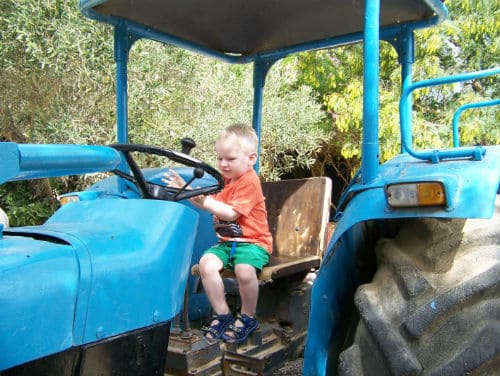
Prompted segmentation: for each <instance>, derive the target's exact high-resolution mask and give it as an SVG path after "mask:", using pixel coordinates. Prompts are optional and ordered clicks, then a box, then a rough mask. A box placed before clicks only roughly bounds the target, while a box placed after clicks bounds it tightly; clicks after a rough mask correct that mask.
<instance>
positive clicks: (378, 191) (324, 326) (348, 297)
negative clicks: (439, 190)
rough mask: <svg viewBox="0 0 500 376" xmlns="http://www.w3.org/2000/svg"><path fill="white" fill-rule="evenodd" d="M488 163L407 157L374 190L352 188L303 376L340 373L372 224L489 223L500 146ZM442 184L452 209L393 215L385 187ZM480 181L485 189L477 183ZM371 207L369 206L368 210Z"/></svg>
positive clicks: (330, 254)
mask: <svg viewBox="0 0 500 376" xmlns="http://www.w3.org/2000/svg"><path fill="white" fill-rule="evenodd" d="M486 149H487V152H486V154H485V157H484V159H483V160H480V161H470V160H469V161H465V163H464V161H463V160H453V161H447V162H442V163H440V164H432V163H422V162H421V161H420V160H419V159H416V158H414V157H412V156H410V155H408V154H403V155H400V156H398V157H397V158H395V159H393V160H391V161H389V162H387V163H385V164H383V165H382V166H381V167H380V171H379V172H380V179H377V181H376V182H374V183H373V184H371V185H370V186H366V185H363V184H360V183H357V184H353V185H352V187H351V189H350V192H351V194H352V195H354V196H353V197H352V198H351V200H350V201H348V202H347V203H346V206H345V208H344V209H343V211H342V217H341V220H340V221H339V222H338V224H337V227H336V229H335V232H334V234H333V235H332V239H331V240H330V243H329V246H328V249H327V251H326V252H325V256H324V258H323V262H322V264H321V268H320V271H319V273H318V277H317V278H316V281H315V282H314V285H313V290H312V299H311V313H310V317H311V318H314V319H312V320H309V327H308V337H307V343H306V351H305V356H304V359H305V360H304V373H303V374H304V375H311V376H312V375H329V374H334V373H335V372H336V371H335V370H336V356H332V355H331V354H338V351H339V349H340V348H339V347H338V343H337V340H338V339H337V336H340V337H341V338H344V337H343V336H342V333H343V330H345V325H347V323H348V322H349V318H350V315H351V312H349V311H348V310H347V308H346V306H348V305H349V304H350V302H352V299H353V293H354V291H355V289H356V288H357V286H358V284H359V283H358V277H357V275H356V271H355V270H356V265H355V260H356V258H357V255H358V253H359V252H360V251H361V250H363V249H367V248H369V247H371V246H370V245H368V244H367V242H369V239H368V238H367V237H366V236H363V235H362V234H363V228H364V226H365V225H366V223H368V222H369V221H378V220H379V221H385V220H387V219H398V218H419V217H420V218H421V217H434V218H490V217H491V216H492V215H493V210H494V202H495V197H496V195H497V191H498V188H499V182H500V146H489V147H486ZM416 181H439V182H442V183H443V184H444V187H445V192H446V195H447V206H446V207H444V208H437V207H430V208H403V209H391V208H390V207H389V206H388V204H387V199H386V197H385V192H384V187H385V185H386V184H394V183H403V182H416ZM477 181H481V184H476V183H475V182H477ZM367 203H369V204H367Z"/></svg>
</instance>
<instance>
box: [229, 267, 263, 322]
mask: <svg viewBox="0 0 500 376" xmlns="http://www.w3.org/2000/svg"><path fill="white" fill-rule="evenodd" d="M234 273H235V274H236V278H237V279H238V286H239V291H240V298H241V314H245V315H247V316H250V317H253V316H255V311H256V309H257V300H258V298H259V280H258V279H257V271H256V270H255V268H254V267H253V266H252V265H248V264H237V265H236V266H235V268H234Z"/></svg>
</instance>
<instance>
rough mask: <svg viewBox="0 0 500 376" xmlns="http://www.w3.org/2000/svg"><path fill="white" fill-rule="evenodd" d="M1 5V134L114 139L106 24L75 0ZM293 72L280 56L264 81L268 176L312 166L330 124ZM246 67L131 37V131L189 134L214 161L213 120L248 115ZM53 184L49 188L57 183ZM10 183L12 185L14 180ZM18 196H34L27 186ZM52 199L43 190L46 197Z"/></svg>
mask: <svg viewBox="0 0 500 376" xmlns="http://www.w3.org/2000/svg"><path fill="white" fill-rule="evenodd" d="M0 11H1V13H0V14H1V16H0V27H1V28H2V30H3V31H2V44H1V45H0V64H1V66H2V68H3V69H2V71H1V72H0V82H1V83H0V85H1V86H0V87H1V90H0V136H1V138H2V139H7V140H12V141H17V142H33V143H83V144H109V143H112V142H115V131H114V130H113V128H114V124H115V113H114V108H115V93H114V92H115V90H114V89H115V88H114V85H115V82H114V62H113V43H112V39H113V38H112V29H111V27H107V26H105V25H102V24H100V23H97V22H94V21H90V20H88V19H85V18H84V17H83V16H82V15H81V14H80V12H79V10H78V9H77V2H76V1H71V2H67V1H64V0H50V1H49V0H26V1H23V2H18V1H14V0H5V1H3V2H1V3H0ZM295 72H296V69H295V67H293V66H288V65H281V64H277V65H276V66H275V67H274V68H273V69H272V71H271V73H270V76H269V78H268V81H267V82H268V85H267V87H266V92H265V99H264V100H265V107H264V108H265V111H264V113H263V122H264V129H265V132H264V136H263V137H264V138H263V141H262V145H261V150H262V155H261V163H262V168H261V174H262V176H263V178H264V179H278V178H279V177H280V176H282V175H283V174H284V173H285V172H286V171H288V170H290V169H293V168H294V166H305V167H309V166H311V165H312V163H313V162H314V152H315V149H316V148H317V146H318V145H319V144H320V143H321V141H322V140H325V139H327V132H326V131H324V129H323V128H321V127H319V126H318V125H317V124H318V122H319V119H320V118H321V117H322V116H323V115H322V112H321V109H320V106H319V105H318V104H317V103H316V102H315V101H314V99H313V98H312V97H311V95H310V93H311V90H310V89H309V88H308V87H306V86H302V87H300V86H299V87H298V88H297V90H291V85H292V84H293V83H294V81H295V74H296V73H295ZM251 73H252V72H251V67H249V66H242V65H236V66H231V67H228V66H226V65H225V64H223V63H219V62H215V61H213V60H211V59H208V58H205V57H201V56H197V55H193V54H191V53H189V52H186V51H183V50H180V49H177V48H174V47H169V46H163V45H160V44H157V43H153V42H148V41H138V42H136V43H135V45H134V46H133V48H132V50H131V54H130V64H129V124H130V141H131V142H136V143H145V144H150V145H157V146H163V147H169V148H175V149H177V148H179V144H178V142H179V140H180V139H181V138H182V137H186V136H188V137H191V138H193V139H195V140H196V142H197V143H198V147H197V148H196V149H195V150H194V153H195V156H197V157H198V158H200V159H205V160H207V161H209V162H212V163H214V162H215V158H214V151H213V141H214V139H215V135H216V133H217V132H218V130H219V129H221V128H222V127H224V126H226V125H229V124H231V123H233V122H236V121H238V122H241V121H244V122H250V121H251V114H252V104H251V103H252V79H251ZM294 89H295V87H294ZM284 140H286V142H284ZM64 181H66V182H67V184H66V183H65V186H66V187H67V189H68V190H76V189H78V188H80V187H81V186H82V180H81V179H80V180H76V179H65V180H64ZM50 184H51V185H52V188H53V190H55V189H56V187H55V186H54V184H56V183H54V182H53V181H51V182H50ZM13 187H14V186H12V185H8V188H10V189H13V190H16V189H18V188H13ZM59 189H61V186H59V187H58V188H57V190H59ZM13 193H15V192H13ZM59 193H63V192H59ZM22 197H25V198H26V203H28V202H30V199H29V198H28V196H27V195H26V196H22ZM52 199H53V197H49V196H47V197H45V198H40V200H47V202H49V203H50V202H51V200H52ZM14 202H15V203H18V201H17V200H13V201H12V203H14ZM0 204H3V205H5V203H2V202H0ZM19 205H20V202H19ZM9 209H10V213H9V214H10V216H11V217H12V216H14V217H16V216H18V215H19V216H24V217H25V219H26V220H25V223H32V222H33V218H32V216H31V214H30V215H28V214H27V213H26V212H22V211H15V210H14V209H12V207H11V205H10V204H9ZM36 210H38V209H36ZM36 210H35V209H34V211H36ZM11 220H12V222H14V223H15V222H16V221H17V220H16V218H11ZM19 222H22V221H21V220H19Z"/></svg>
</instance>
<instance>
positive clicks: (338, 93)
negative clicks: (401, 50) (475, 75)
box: [297, 0, 500, 176]
mask: <svg viewBox="0 0 500 376" xmlns="http://www.w3.org/2000/svg"><path fill="white" fill-rule="evenodd" d="M446 4H447V6H448V8H449V10H450V19H449V20H447V21H445V22H444V23H443V24H442V25H440V26H438V27H434V28H429V29H423V30H420V31H418V32H416V35H415V37H416V43H417V50H416V63H415V65H414V72H413V76H414V80H422V79H428V78H431V77H438V76H444V75H447V74H454V73H458V72H464V71H474V70H479V69H486V68H489V67H491V66H493V65H494V64H498V61H500V48H499V47H500V35H499V33H498V30H499V29H500V17H499V15H500V9H499V4H498V1H497V0H483V1H472V0H468V1H458V0H450V1H448V2H447V3H446ZM380 52H381V65H380V87H379V93H380V113H379V139H380V145H381V146H380V160H381V162H384V161H386V160H388V159H390V158H392V157H393V156H395V155H396V154H398V153H399V152H400V137H399V117H398V115H397V114H398V113H399V109H398V106H399V103H398V100H399V94H400V82H401V74H400V68H399V67H398V65H397V64H396V58H397V56H396V53H395V50H394V49H393V48H392V47H391V46H390V45H388V44H386V43H381V45H380ZM297 64H298V66H299V69H300V74H299V82H300V83H302V84H307V85H309V86H311V87H312V88H313V90H314V91H315V93H316V96H317V98H318V100H319V101H321V103H322V104H323V108H324V110H325V111H326V112H327V113H328V114H329V115H330V126H331V127H332V129H333V131H332V133H331V138H330V140H329V142H328V143H327V144H326V145H325V146H324V147H325V148H326V149H327V150H329V151H331V150H338V151H340V156H338V157H337V163H338V160H339V159H340V160H342V159H343V161H344V162H343V163H345V164H347V165H349V166H357V165H358V163H359V158H360V153H361V124H362V49H361V46H359V45H353V46H346V47H341V48H337V49H335V50H331V51H318V52H308V53H303V54H301V55H299V56H298V58H297ZM499 91H500V85H498V77H493V78H490V79H485V80H482V81H474V82H468V83H466V84H465V85H449V86H444V87H439V88H432V89H423V90H418V91H416V92H415V93H414V98H413V99H414V117H413V135H414V147H416V148H417V149H418V148H429V147H449V146H451V143H452V137H451V136H452V135H451V123H452V117H453V114H454V112H455V110H456V109H457V108H458V107H459V106H461V105H463V104H465V103H470V102H477V101H482V100H488V99H492V98H498V97H499V94H500V93H499ZM446 109H448V111H446ZM499 116H500V115H499V114H498V110H495V109H491V108H484V109H478V110H473V111H466V112H464V113H463V116H462V117H461V118H460V120H461V121H460V125H461V126H460V136H461V142H462V144H471V143H476V142H481V143H490V144H497V143H499V142H500V139H499V138H498V135H499V130H498V126H497V125H496V124H498V118H499ZM319 162H321V163H323V162H322V161H319ZM353 172H354V170H353V169H351V171H350V175H351V176H352V174H353Z"/></svg>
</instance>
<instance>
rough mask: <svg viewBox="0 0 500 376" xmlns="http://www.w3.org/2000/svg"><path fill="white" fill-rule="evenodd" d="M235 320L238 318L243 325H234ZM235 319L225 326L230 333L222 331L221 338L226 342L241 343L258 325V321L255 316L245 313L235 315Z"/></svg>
mask: <svg viewBox="0 0 500 376" xmlns="http://www.w3.org/2000/svg"><path fill="white" fill-rule="evenodd" d="M236 320H240V321H241V323H242V324H243V326H236V324H235V321H236ZM236 320H234V321H233V323H232V324H230V325H228V327H227V330H228V331H230V332H231V334H232V335H228V334H226V333H225V332H224V333H222V339H224V340H225V341H226V342H230V343H242V342H244V341H245V340H246V339H247V338H248V336H249V335H250V334H251V333H252V332H253V331H254V330H255V329H257V328H258V326H259V322H258V321H257V319H256V318H255V317H250V316H248V315H245V314H242V315H238V316H236Z"/></svg>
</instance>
